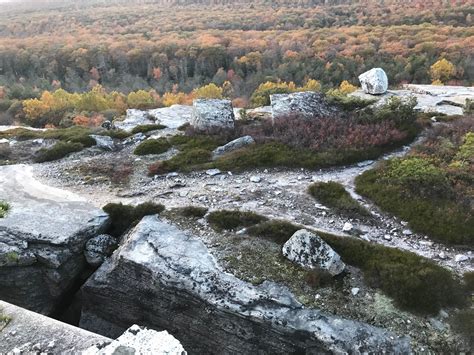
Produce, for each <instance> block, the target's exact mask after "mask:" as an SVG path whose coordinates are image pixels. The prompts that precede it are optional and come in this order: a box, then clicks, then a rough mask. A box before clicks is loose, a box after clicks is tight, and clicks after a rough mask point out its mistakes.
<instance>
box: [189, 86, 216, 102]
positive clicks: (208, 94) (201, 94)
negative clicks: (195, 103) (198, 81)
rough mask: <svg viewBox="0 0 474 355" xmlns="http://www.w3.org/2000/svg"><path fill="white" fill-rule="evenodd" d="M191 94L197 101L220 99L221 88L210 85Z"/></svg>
mask: <svg viewBox="0 0 474 355" xmlns="http://www.w3.org/2000/svg"><path fill="white" fill-rule="evenodd" d="M193 94H194V97H196V98H198V99H222V88H221V87H219V86H217V85H216V84H214V83H211V84H209V85H205V86H201V87H200V88H198V89H195V90H194V91H193Z"/></svg>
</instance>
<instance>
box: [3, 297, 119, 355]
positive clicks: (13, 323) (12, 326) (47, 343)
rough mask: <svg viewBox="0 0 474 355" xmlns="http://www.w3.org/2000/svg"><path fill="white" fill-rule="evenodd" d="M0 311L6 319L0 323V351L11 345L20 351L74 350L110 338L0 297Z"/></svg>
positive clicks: (11, 348) (74, 351)
mask: <svg viewBox="0 0 474 355" xmlns="http://www.w3.org/2000/svg"><path fill="white" fill-rule="evenodd" d="M0 315H1V316H3V317H5V318H6V319H8V321H7V325H6V326H4V327H2V326H1V323H0V353H1V354H7V353H14V349H18V350H19V351H22V353H23V354H27V353H30V354H31V353H38V354H39V353H49V354H65V353H69V354H77V353H79V352H81V351H83V350H86V349H88V348H89V347H91V346H94V345H104V344H108V343H110V342H111V341H112V339H109V338H106V337H104V336H101V335H98V334H94V333H91V332H88V331H87V330H84V329H80V328H77V327H73V326H72V325H69V324H65V323H62V322H59V321H57V320H54V319H52V318H48V317H45V316H43V315H41V314H38V313H34V312H31V311H28V310H26V309H24V308H21V307H17V306H14V305H12V304H10V303H7V302H3V301H0ZM2 328H3V329H2Z"/></svg>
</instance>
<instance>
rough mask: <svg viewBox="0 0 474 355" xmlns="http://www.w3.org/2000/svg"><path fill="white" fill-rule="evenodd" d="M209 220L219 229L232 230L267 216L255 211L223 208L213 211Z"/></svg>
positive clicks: (254, 223) (248, 225)
mask: <svg viewBox="0 0 474 355" xmlns="http://www.w3.org/2000/svg"><path fill="white" fill-rule="evenodd" d="M207 220H208V222H209V223H210V224H211V226H212V227H213V228H215V229H217V230H224V229H225V230H232V229H236V228H242V227H250V226H253V225H256V224H258V223H260V222H263V221H265V220H267V218H266V217H264V216H260V215H258V214H256V213H253V212H246V211H227V210H223V211H215V212H211V213H210V214H209V215H208V217H207Z"/></svg>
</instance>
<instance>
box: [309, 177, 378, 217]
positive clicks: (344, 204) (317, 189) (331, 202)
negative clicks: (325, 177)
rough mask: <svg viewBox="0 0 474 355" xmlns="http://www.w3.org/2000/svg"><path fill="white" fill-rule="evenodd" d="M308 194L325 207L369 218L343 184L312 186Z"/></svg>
mask: <svg viewBox="0 0 474 355" xmlns="http://www.w3.org/2000/svg"><path fill="white" fill-rule="evenodd" d="M308 192H309V193H310V194H311V196H313V197H314V198H315V199H316V200H318V201H319V202H320V203H322V204H323V205H325V206H327V207H330V208H332V209H334V210H335V211H336V212H339V213H343V214H346V215H349V216H352V217H360V216H362V217H367V216H369V212H368V211H367V210H366V209H365V208H364V207H362V206H361V205H360V204H359V203H358V202H357V201H356V200H354V199H353V198H352V197H351V195H350V194H349V193H348V192H347V191H346V189H345V188H344V186H342V185H341V184H339V183H337V182H334V181H329V182H318V183H314V184H312V185H311V186H310V187H309V189H308Z"/></svg>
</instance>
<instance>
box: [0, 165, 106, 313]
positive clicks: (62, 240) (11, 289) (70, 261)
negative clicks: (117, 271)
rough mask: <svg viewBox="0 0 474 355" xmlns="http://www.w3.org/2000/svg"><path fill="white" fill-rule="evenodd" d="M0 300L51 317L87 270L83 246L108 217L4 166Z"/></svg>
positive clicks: (23, 169) (0, 174)
mask: <svg viewBox="0 0 474 355" xmlns="http://www.w3.org/2000/svg"><path fill="white" fill-rule="evenodd" d="M0 196H2V199H4V200H6V201H7V202H8V203H9V204H10V210H9V211H8V214H7V215H6V216H5V218H1V219H0V299H3V300H5V301H8V302H12V303H15V304H17V305H20V306H22V307H25V308H28V309H31V310H34V311H36V312H39V313H43V314H51V313H52V312H53V311H54V310H55V308H56V306H57V305H58V303H59V302H60V301H61V299H62V297H63V295H64V294H65V293H67V292H68V290H70V289H71V287H72V286H73V285H74V283H75V281H76V279H77V278H78V277H79V275H80V274H81V273H82V272H83V271H84V269H85V268H86V266H87V264H86V260H85V258H84V254H83V253H84V246H85V244H86V242H87V240H89V239H90V238H92V237H95V236H96V235H98V234H100V233H101V232H103V230H104V229H105V228H106V227H107V222H108V216H107V215H105V214H104V213H103V212H102V211H101V210H99V209H96V208H95V207H93V206H91V205H89V204H88V203H86V202H84V201H83V200H81V199H80V198H79V197H77V196H75V195H73V194H71V193H68V192H65V191H62V190H59V189H56V188H51V187H48V186H45V185H43V184H41V183H40V182H38V181H37V180H35V179H34V177H33V173H32V168H31V167H29V166H24V165H16V166H15V165H12V166H3V167H0Z"/></svg>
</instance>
